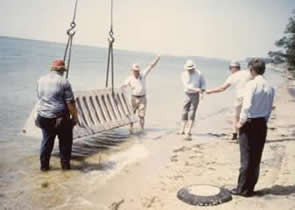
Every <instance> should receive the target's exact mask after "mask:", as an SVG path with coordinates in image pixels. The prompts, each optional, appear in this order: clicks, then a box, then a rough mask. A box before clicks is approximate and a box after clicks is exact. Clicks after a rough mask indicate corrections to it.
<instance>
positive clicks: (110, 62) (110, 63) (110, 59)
mask: <svg viewBox="0 0 295 210" xmlns="http://www.w3.org/2000/svg"><path fill="white" fill-rule="evenodd" d="M108 42H109V49H108V62H107V72H106V88H107V87H108V85H109V73H110V68H111V71H112V72H111V77H112V93H114V55H113V44H114V42H115V38H114V32H113V0H111V25H110V31H109V37H108Z"/></svg>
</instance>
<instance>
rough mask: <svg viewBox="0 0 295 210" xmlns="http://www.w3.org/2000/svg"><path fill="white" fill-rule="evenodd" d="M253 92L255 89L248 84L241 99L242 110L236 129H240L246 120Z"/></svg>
mask: <svg viewBox="0 0 295 210" xmlns="http://www.w3.org/2000/svg"><path fill="white" fill-rule="evenodd" d="M254 90H255V87H254V86H253V85H252V83H250V82H249V83H248V84H247V85H246V87H245V95H244V97H243V105H242V110H241V114H240V121H239V123H238V125H237V127H238V128H241V127H242V126H243V125H244V124H245V123H246V121H247V119H248V113H249V109H250V108H251V106H252V99H253V95H254Z"/></svg>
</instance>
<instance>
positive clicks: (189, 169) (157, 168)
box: [0, 81, 295, 210]
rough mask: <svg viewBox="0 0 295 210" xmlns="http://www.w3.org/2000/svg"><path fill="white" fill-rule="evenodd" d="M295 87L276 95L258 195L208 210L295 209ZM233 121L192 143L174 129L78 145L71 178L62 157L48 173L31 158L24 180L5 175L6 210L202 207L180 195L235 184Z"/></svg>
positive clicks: (213, 124) (219, 119)
mask: <svg viewBox="0 0 295 210" xmlns="http://www.w3.org/2000/svg"><path fill="white" fill-rule="evenodd" d="M290 82H291V83H292V82H293V81H289V83H290ZM291 83H290V84H291ZM292 84H293V83H292ZM289 87H291V88H294V87H293V86H292V85H291V86H288V83H285V84H283V85H282V86H281V87H280V88H279V89H278V90H277V92H276V99H275V109H274V111H273V113H272V117H271V120H270V122H269V129H268V138H267V143H266V145H265V149H264V153H263V158H262V164H261V171H260V179H259V182H258V184H257V186H256V190H257V191H258V193H257V195H256V196H254V197H251V198H242V197H236V196H234V197H233V200H232V201H230V202H227V203H224V204H222V205H219V206H214V207H206V209H223V210H225V209H227V210H233V209H239V210H240V209H242V210H243V209H271V210H277V209H284V210H289V209H290V210H291V209H295V202H294V201H295V184H294V177H295V154H294V151H295V130H294V127H295V123H294V119H295V112H294V105H295V100H294V97H292V96H291V95H290V93H289V92H290V90H289ZM230 116H231V115H230V113H228V111H225V112H220V113H217V114H215V115H213V116H211V117H208V118H205V119H199V121H198V122H197V124H196V125H195V127H194V130H193V137H192V141H186V140H183V138H182V137H180V136H178V135H176V134H175V133H176V131H177V128H176V127H175V129H160V128H158V129H147V131H146V134H143V135H139V134H136V135H132V136H129V135H128V134H127V133H126V129H123V130H125V131H123V132H121V131H120V132H119V134H116V133H110V134H104V136H102V137H101V138H98V139H97V140H92V141H88V142H81V143H77V142H75V146H74V160H73V162H72V165H73V170H71V171H68V172H62V171H61V170H60V165H59V158H58V156H57V155H54V156H53V157H52V160H51V166H52V169H51V170H50V171H49V172H48V173H41V172H40V171H39V160H38V157H36V156H33V155H32V156H31V157H27V158H25V159H24V160H22V162H21V163H19V164H20V165H25V166H26V167H25V168H23V169H22V170H18V171H17V173H14V175H13V176H17V177H18V179H17V180H18V181H17V182H11V181H9V180H16V179H15V177H5V176H10V175H5V174H2V175H1V176H0V184H1V186H0V188H2V189H3V190H2V191H1V192H0V203H2V204H1V206H2V207H1V208H3V209H98V210H100V209H102V210H104V209H112V210H114V209H120V210H121V209H122V210H123V209H124V210H127V209H128V210H133V209H134V210H137V209H138V210H140V209H159V210H160V209H161V210H166V209H167V210H173V209H175V210H176V209H182V210H186V209H188V210H189V209H198V208H199V209H202V208H204V207H196V206H190V205H188V204H185V203H183V202H182V201H180V200H178V199H177V197H176V195H177V192H178V190H179V189H180V188H182V187H184V186H188V185H192V184H208V185H215V186H218V187H222V186H224V187H227V188H232V187H234V186H235V185H236V182H237V176H238V169H239V158H240V157H239V145H238V144H237V143H236V142H234V141H232V140H230V136H229V135H228V134H229V133H231V124H230V122H231V121H230V119H231V117H230ZM102 139H103V140H102ZM32 163H33V164H32ZM0 167H3V171H4V168H6V166H5V165H3V166H0ZM11 170H12V169H11ZM6 172H7V174H11V173H9V171H6ZM2 180H5V181H2Z"/></svg>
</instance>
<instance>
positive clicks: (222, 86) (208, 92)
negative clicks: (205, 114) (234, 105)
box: [206, 83, 231, 94]
mask: <svg viewBox="0 0 295 210" xmlns="http://www.w3.org/2000/svg"><path fill="white" fill-rule="evenodd" d="M230 86H231V84H229V83H225V84H223V85H221V86H219V87H217V88H213V89H211V90H207V91H206V93H207V94H211V93H220V92H223V91H225V90H226V89H228V88H229V87H230Z"/></svg>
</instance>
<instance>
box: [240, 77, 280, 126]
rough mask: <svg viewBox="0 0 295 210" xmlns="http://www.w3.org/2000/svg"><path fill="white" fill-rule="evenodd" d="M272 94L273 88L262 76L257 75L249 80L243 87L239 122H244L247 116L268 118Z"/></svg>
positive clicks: (272, 98)
mask: <svg viewBox="0 0 295 210" xmlns="http://www.w3.org/2000/svg"><path fill="white" fill-rule="evenodd" d="M274 94H275V91H274V88H273V87H271V86H270V85H269V84H268V82H267V81H266V80H265V79H264V78H263V76H261V75H258V76H256V77H255V78H254V79H253V80H251V81H249V82H248V83H247V85H246V87H245V92H244V99H243V106H242V111H241V115H240V122H241V123H244V122H246V121H247V119H248V118H261V117H264V118H265V119H266V120H268V118H269V116H270V113H271V111H272V105H273V100H274Z"/></svg>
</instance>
